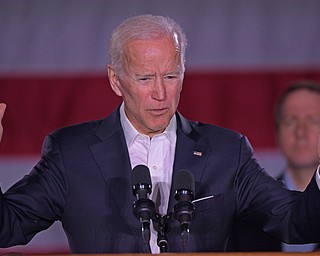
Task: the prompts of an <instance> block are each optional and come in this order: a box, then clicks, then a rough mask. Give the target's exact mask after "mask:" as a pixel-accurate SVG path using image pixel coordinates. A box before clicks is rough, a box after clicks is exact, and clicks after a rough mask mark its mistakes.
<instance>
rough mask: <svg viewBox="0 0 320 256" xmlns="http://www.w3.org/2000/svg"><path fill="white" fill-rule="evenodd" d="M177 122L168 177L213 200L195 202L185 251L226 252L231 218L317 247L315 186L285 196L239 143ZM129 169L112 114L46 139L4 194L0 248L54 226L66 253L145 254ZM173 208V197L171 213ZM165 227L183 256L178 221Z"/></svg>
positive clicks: (216, 130)
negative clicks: (190, 181) (185, 177)
mask: <svg viewBox="0 0 320 256" xmlns="http://www.w3.org/2000/svg"><path fill="white" fill-rule="evenodd" d="M176 116H177V122H178V128H177V144H176V153H175V161H174V166H173V169H174V171H173V175H175V174H176V173H177V171H178V170H181V169H187V170H190V171H191V172H192V173H193V175H194V178H195V198H202V197H205V196H209V195H213V196H214V197H213V198H212V199H209V200H203V201H200V202H198V203H195V208H196V210H195V218H194V220H193V221H192V223H191V227H190V230H191V231H190V232H191V235H190V239H189V243H188V245H187V248H186V251H188V252H195V251H197V252H213V251H224V250H225V248H226V242H227V239H228V235H229V230H230V229H231V226H232V223H233V221H234V219H235V217H238V218H241V219H245V220H247V221H250V222H251V223H254V224H256V225H261V226H263V227H264V228H265V229H266V230H268V231H269V232H272V233H273V234H274V235H277V236H281V237H282V238H283V239H287V240H290V239H291V240H292V241H297V240H299V239H300V241H301V240H303V239H302V238H301V237H300V236H305V238H306V239H309V240H317V239H320V234H319V230H320V192H319V189H318V187H317V185H316V182H315V180H312V182H311V184H310V186H309V187H308V189H307V190H306V191H305V193H294V192H290V191H288V190H287V189H285V188H284V187H283V186H281V185H280V184H279V183H278V182H277V181H275V180H274V179H272V178H271V177H269V176H268V175H267V174H266V173H265V172H264V171H263V169H262V168H261V167H260V166H259V164H258V163H257V162H256V160H255V159H253V158H252V155H253V152H252V148H251V146H250V144H249V142H248V141H247V139H246V138H245V137H244V136H242V135H240V134H238V133H235V132H233V131H230V130H227V129H223V128H220V127H217V126H212V125H208V124H202V123H196V122H190V121H188V120H186V119H184V118H183V117H182V116H181V115H179V114H178V113H177V115H176ZM195 151H196V152H202V155H201V156H199V154H194V152H195ZM131 171H132V168H131V166H130V161H129V155H128V150H127V147H126V142H125V138H124V134H123V130H122V128H121V124H120V118H119V110H116V111H115V112H114V113H112V114H111V115H110V116H109V117H107V118H106V119H104V120H98V121H93V122H87V123H84V124H80V125H75V126H71V127H66V128H62V129H60V130H57V131H55V132H53V133H52V134H50V135H49V136H48V137H47V138H46V140H45V142H44V145H43V150H42V157H41V160H40V161H39V163H38V164H37V165H36V166H35V167H34V168H33V170H32V171H31V173H30V174H29V175H27V176H25V177H24V178H23V179H22V180H21V181H19V182H17V183H16V184H15V185H14V186H13V187H11V188H10V189H9V190H8V191H7V192H6V193H5V194H3V195H1V198H0V214H1V215H0V227H1V232H0V245H1V246H2V247H4V246H11V245H14V244H25V243H27V242H28V241H29V240H30V239H32V237H33V236H34V235H35V234H36V233H37V232H39V231H41V230H44V229H47V228H48V227H49V226H50V225H51V224H52V223H53V222H54V221H61V222H62V225H63V228H64V230H65V232H66V235H67V238H68V241H69V245H70V250H71V252H73V253H129V252H130V253H140V252H146V248H145V246H144V244H143V241H142V238H141V226H140V222H139V220H138V219H136V218H135V217H134V215H133V214H132V203H133V201H134V200H135V197H134V196H133V194H132V189H131ZM310 201H311V202H312V203H311V204H308V203H309V202H310ZM174 204H175V200H174V197H173V193H172V191H171V196H170V201H169V211H171V210H172V208H173V206H174ZM301 220H302V221H301ZM307 220H309V221H310V222H311V223H312V225H308V223H309V222H308V221H307ZM288 223H291V224H292V223H293V225H290V228H289V227H288V226H289V225H288ZM169 229H170V230H169V235H168V240H169V241H168V242H169V251H171V252H176V251H182V246H181V240H180V236H179V235H180V227H179V223H177V222H174V223H172V224H171V225H170V228H169Z"/></svg>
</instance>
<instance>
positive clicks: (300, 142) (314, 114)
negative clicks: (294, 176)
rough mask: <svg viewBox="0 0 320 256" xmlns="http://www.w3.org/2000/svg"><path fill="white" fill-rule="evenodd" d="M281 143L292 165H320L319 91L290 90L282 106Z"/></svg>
mask: <svg viewBox="0 0 320 256" xmlns="http://www.w3.org/2000/svg"><path fill="white" fill-rule="evenodd" d="M281 120H282V121H281V122H280V125H279V131H278V143H279V146H280V149H281V150H282V152H283V154H284V156H285V157H286V158H287V161H288V164H289V166H291V167H293V168H310V167H314V166H316V165H317V164H318V162H319V160H318V157H317V153H316V150H317V141H318V136H319V134H320V94H319V93H314V92H310V91H308V90H304V89H303V90H298V91H296V92H293V93H291V94H290V95H289V96H288V98H287V99H286V100H285V102H284V104H283V108H282V119H281Z"/></svg>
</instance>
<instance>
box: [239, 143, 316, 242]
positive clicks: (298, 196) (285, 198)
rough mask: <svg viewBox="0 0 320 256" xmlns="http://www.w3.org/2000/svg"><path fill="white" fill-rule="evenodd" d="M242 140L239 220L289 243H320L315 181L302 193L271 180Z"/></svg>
mask: <svg viewBox="0 0 320 256" xmlns="http://www.w3.org/2000/svg"><path fill="white" fill-rule="evenodd" d="M252 155H253V153H252V148H251V146H250V144H249V142H248V141H247V139H246V138H245V137H243V138H242V143H241V153H240V160H239V167H238V171H237V175H236V179H235V193H236V201H237V218H238V219H240V220H241V221H244V222H247V223H249V224H251V225H254V226H256V227H258V228H260V229H262V230H263V231H265V232H267V233H269V234H271V235H273V236H275V237H277V238H279V239H280V240H282V241H284V242H287V243H311V242H319V241H320V232H319V230H320V192H319V188H318V186H317V184H316V180H315V177H314V178H313V179H312V181H311V183H310V184H309V186H308V187H307V189H306V190H305V191H304V192H303V193H302V192H297V191H290V190H288V189H286V188H285V186H284V185H283V183H282V182H281V181H277V180H275V179H273V178H272V177H270V176H269V175H268V174H267V173H266V172H265V170H264V169H263V168H262V167H261V166H260V165H259V163H258V162H257V161H256V160H255V159H254V158H253V156H252Z"/></svg>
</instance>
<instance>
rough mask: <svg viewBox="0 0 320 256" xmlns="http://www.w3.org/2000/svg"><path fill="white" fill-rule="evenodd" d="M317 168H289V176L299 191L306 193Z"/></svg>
mask: <svg viewBox="0 0 320 256" xmlns="http://www.w3.org/2000/svg"><path fill="white" fill-rule="evenodd" d="M316 168H317V166H313V167H301V168H294V167H290V166H288V175H289V176H290V178H291V179H292V182H293V184H294V185H295V187H296V189H297V190H299V191H304V190H305V189H306V187H307V186H308V184H309V183H310V181H311V178H312V176H313V175H314V172H315V170H316Z"/></svg>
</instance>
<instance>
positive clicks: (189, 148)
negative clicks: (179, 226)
mask: <svg viewBox="0 0 320 256" xmlns="http://www.w3.org/2000/svg"><path fill="white" fill-rule="evenodd" d="M177 121H178V122H177V124H178V128H177V144H176V153H175V161H174V166H173V177H172V181H174V179H175V175H176V174H177V172H178V171H179V170H182V169H186V170H189V171H190V172H191V173H192V174H193V176H194V180H195V184H196V189H195V190H196V191H195V197H197V194H196V193H197V184H199V182H200V180H201V177H202V174H203V172H204V166H205V163H206V161H207V156H208V152H209V147H208V146H207V144H206V143H205V141H204V140H203V139H202V138H201V135H200V134H199V133H198V132H197V131H196V130H195V129H193V128H192V127H191V125H190V123H189V122H188V121H187V120H186V119H185V118H184V117H182V116H181V115H180V114H177ZM174 192H175V191H174V188H173V186H171V193H170V199H169V207H168V211H171V210H172V209H173V206H174V204H175V203H176V201H175V199H174Z"/></svg>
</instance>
